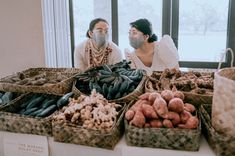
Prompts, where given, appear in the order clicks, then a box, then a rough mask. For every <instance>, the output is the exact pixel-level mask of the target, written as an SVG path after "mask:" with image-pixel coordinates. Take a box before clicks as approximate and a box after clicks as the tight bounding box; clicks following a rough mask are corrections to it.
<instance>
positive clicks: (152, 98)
mask: <svg viewBox="0 0 235 156" xmlns="http://www.w3.org/2000/svg"><path fill="white" fill-rule="evenodd" d="M159 97H161V95H160V94H159V93H157V92H153V93H151V94H150V95H149V98H148V100H149V102H150V103H151V104H153V103H154V101H155V99H156V98H159Z"/></svg>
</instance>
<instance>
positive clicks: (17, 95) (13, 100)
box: [0, 92, 24, 108]
mask: <svg viewBox="0 0 235 156" xmlns="http://www.w3.org/2000/svg"><path fill="white" fill-rule="evenodd" d="M0 93H1V92H0ZM2 93H3V92H2ZM21 96H24V94H21V93H13V98H12V100H11V101H10V102H9V103H6V104H1V105H0V108H2V107H4V106H6V105H10V104H11V103H14V102H15V101H17V100H18V99H20V98H21Z"/></svg>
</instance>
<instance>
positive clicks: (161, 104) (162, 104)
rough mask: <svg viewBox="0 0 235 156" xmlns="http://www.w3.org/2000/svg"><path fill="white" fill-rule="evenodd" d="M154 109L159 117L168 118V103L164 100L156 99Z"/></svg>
mask: <svg viewBox="0 0 235 156" xmlns="http://www.w3.org/2000/svg"><path fill="white" fill-rule="evenodd" d="M153 108H154V110H155V111H156V112H157V115H158V116H160V117H162V118H167V113H168V108H167V103H166V101H165V100H164V99H163V98H156V99H155V101H154V103H153Z"/></svg>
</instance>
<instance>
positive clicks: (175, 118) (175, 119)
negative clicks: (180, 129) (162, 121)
mask: <svg viewBox="0 0 235 156" xmlns="http://www.w3.org/2000/svg"><path fill="white" fill-rule="evenodd" d="M167 116H168V119H169V120H171V122H172V124H173V125H174V126H176V125H178V124H179V123H180V116H179V114H178V113H176V112H168V113H167Z"/></svg>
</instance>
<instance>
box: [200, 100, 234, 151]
mask: <svg viewBox="0 0 235 156" xmlns="http://www.w3.org/2000/svg"><path fill="white" fill-rule="evenodd" d="M199 112H200V115H201V119H202V133H203V134H204V136H205V138H206V140H207V141H208V143H209V145H210V146H211V148H212V149H213V150H214V152H215V153H216V155H217V156H233V155H235V139H233V138H231V137H230V136H226V135H223V134H220V133H218V132H217V131H216V130H215V129H214V128H213V127H212V124H211V117H210V114H211V105H209V104H204V105H201V106H200V111H199Z"/></svg>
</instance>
